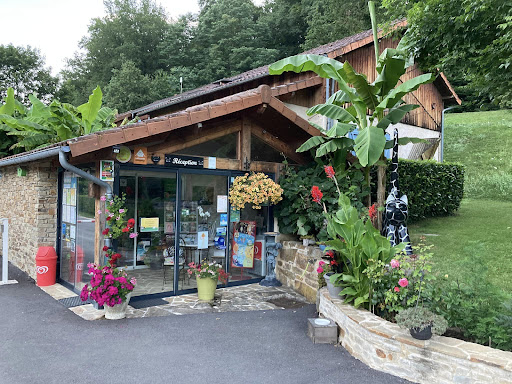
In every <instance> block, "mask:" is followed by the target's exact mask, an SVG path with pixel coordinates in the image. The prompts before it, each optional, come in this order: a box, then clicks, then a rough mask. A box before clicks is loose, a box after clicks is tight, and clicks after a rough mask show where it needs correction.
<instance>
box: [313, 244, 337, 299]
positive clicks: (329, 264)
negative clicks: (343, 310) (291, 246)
mask: <svg viewBox="0 0 512 384" xmlns="http://www.w3.org/2000/svg"><path fill="white" fill-rule="evenodd" d="M324 259H325V260H320V261H319V262H318V268H317V269H316V272H317V273H318V286H319V287H320V288H321V287H323V286H327V290H328V291H329V295H330V296H331V297H332V298H334V299H343V296H342V297H340V293H341V290H342V289H343V288H342V287H338V286H335V285H334V282H331V276H332V275H334V274H335V273H336V272H338V271H339V269H340V268H339V263H338V261H337V260H336V256H335V253H334V251H332V250H329V251H327V252H326V253H325V256H324Z"/></svg>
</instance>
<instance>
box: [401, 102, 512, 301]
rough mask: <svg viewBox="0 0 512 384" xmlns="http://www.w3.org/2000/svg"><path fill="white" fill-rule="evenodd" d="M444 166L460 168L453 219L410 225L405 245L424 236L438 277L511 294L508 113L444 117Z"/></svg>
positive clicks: (511, 125)
mask: <svg viewBox="0 0 512 384" xmlns="http://www.w3.org/2000/svg"><path fill="white" fill-rule="evenodd" d="M445 161H451V162H459V163H462V164H464V166H465V170H466V178H465V183H464V184H465V185H464V196H465V198H464V199H463V200H462V204H461V207H460V209H459V211H458V212H457V213H456V215H454V216H449V217H439V218H433V219H426V220H422V221H420V222H418V223H414V224H413V223H411V224H410V225H409V230H410V233H411V240H412V241H413V243H416V244H417V242H418V240H419V236H420V235H422V234H426V235H427V243H431V244H434V248H433V252H434V260H435V267H436V269H437V270H438V271H439V272H440V273H442V274H443V275H444V274H448V275H449V276H451V277H452V278H458V279H461V280H462V281H464V280H467V279H477V278H478V279H484V280H485V281H488V282H489V283H490V284H493V285H496V286H497V287H499V288H501V289H502V290H503V291H504V292H506V293H508V294H509V295H512V110H501V111H491V112H471V113H457V114H455V113H454V114H447V115H446V124H445Z"/></svg>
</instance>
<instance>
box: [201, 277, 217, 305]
mask: <svg viewBox="0 0 512 384" xmlns="http://www.w3.org/2000/svg"><path fill="white" fill-rule="evenodd" d="M217 280H218V279H212V278H210V277H202V278H201V277H199V276H197V277H196V281H197V296H198V297H199V300H202V301H212V300H213V297H214V296H215V290H216V289H217Z"/></svg>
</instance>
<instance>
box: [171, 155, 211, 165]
mask: <svg viewBox="0 0 512 384" xmlns="http://www.w3.org/2000/svg"><path fill="white" fill-rule="evenodd" d="M165 165H167V166H168V167H184V168H204V159H203V158H202V157H194V156H183V155H169V154H165Z"/></svg>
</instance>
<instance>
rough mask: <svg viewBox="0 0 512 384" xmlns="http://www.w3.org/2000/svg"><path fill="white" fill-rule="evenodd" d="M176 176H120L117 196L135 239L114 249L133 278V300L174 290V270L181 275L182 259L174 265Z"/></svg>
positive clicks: (140, 173) (127, 173) (136, 173)
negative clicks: (120, 196) (123, 199)
mask: <svg viewBox="0 0 512 384" xmlns="http://www.w3.org/2000/svg"><path fill="white" fill-rule="evenodd" d="M176 180H177V179H176V173H175V172H148V171H128V170H127V171H124V170H121V172H120V179H119V193H120V194H126V205H127V209H128V216H129V217H132V216H133V217H134V219H135V223H136V224H135V231H136V232H138V234H139V235H138V237H137V238H135V239H123V240H122V241H120V242H119V243H118V244H117V246H118V251H119V253H121V254H122V259H121V261H120V263H119V265H125V266H127V267H128V270H130V272H129V275H130V276H134V277H135V278H137V286H136V288H135V291H134V293H133V295H134V296H137V295H146V294H152V293H160V292H169V291H173V290H174V274H175V272H174V270H175V267H176V268H178V269H180V270H182V272H183V273H184V263H183V259H182V258H181V259H178V260H177V261H175V257H174V256H175V255H176V254H177V252H178V251H177V247H176V235H177V234H176V191H177V190H176V187H177V186H176Z"/></svg>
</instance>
